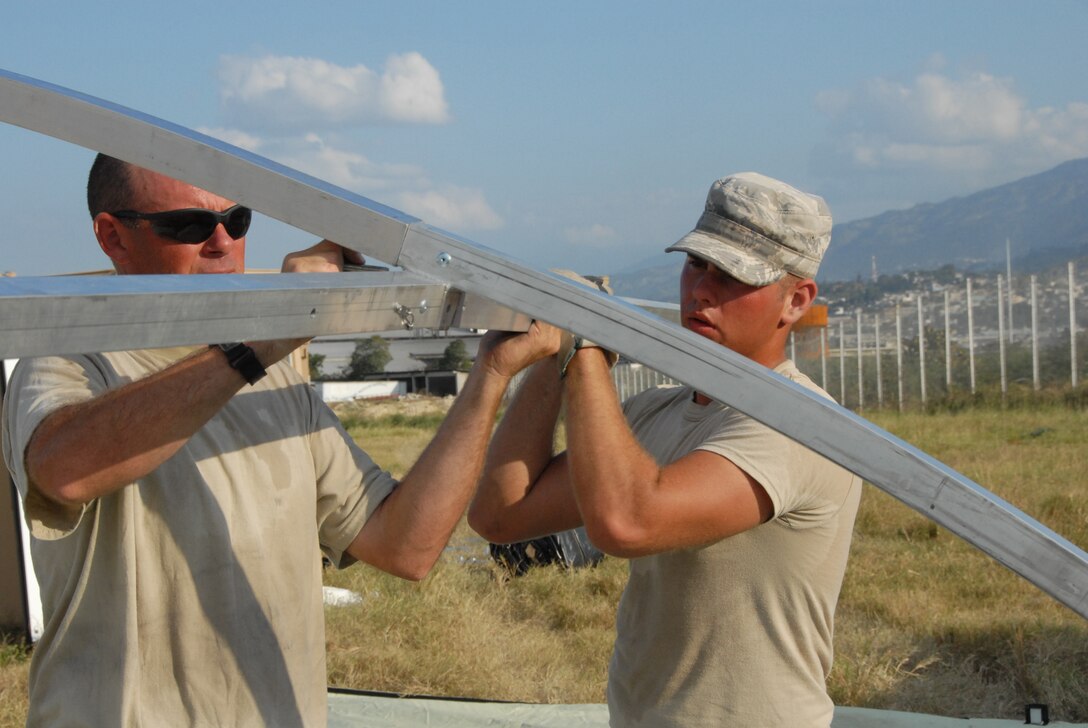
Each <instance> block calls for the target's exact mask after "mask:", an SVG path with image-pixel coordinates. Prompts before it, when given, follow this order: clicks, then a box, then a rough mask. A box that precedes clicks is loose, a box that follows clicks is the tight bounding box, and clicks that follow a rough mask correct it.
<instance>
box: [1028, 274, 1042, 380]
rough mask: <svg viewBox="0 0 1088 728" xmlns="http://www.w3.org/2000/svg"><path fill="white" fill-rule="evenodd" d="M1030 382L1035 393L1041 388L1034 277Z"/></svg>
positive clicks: (1037, 307)
mask: <svg viewBox="0 0 1088 728" xmlns="http://www.w3.org/2000/svg"><path fill="white" fill-rule="evenodd" d="M1031 381H1032V385H1033V386H1034V387H1035V390H1036V391H1038V390H1039V389H1041V388H1042V386H1043V383H1042V377H1041V376H1040V374H1039V292H1038V288H1037V286H1036V282H1035V276H1034V275H1033V276H1032V277H1031Z"/></svg>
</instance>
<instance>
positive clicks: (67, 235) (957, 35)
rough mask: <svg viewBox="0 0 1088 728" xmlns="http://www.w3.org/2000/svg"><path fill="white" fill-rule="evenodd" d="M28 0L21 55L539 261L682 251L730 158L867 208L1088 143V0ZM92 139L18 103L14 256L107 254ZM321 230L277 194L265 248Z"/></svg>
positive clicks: (43, 69)
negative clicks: (95, 218)
mask: <svg viewBox="0 0 1088 728" xmlns="http://www.w3.org/2000/svg"><path fill="white" fill-rule="evenodd" d="M11 5H12V6H11V7H7V8H5V10H4V13H3V15H4V32H3V41H2V43H0V68H4V69H6V70H9V71H14V72H16V73H21V74H25V75H28V76H32V77H35V78H39V79H42V80H45V81H49V82H52V83H56V84H59V85H61V86H66V87H69V88H73V89H77V90H79V91H82V92H85V93H88V94H91V95H94V96H99V97H102V98H105V99H108V100H110V101H113V102H116V103H120V104H123V105H126V106H130V107H133V108H136V109H138V110H140V111H144V112H147V113H150V114H153V115H155V116H159V117H163V118H165V119H168V120H170V121H172V122H175V123H178V124H182V125H184V126H188V127H191V128H195V129H199V130H201V131H205V132H207V133H211V134H213V135H217V136H220V137H222V138H224V139H226V140H228V141H231V142H233V143H236V144H239V145H241V146H245V147H247V148H250V149H252V150H254V151H256V152H258V153H260V154H263V155H265V156H268V157H271V158H273V159H275V160H277V161H280V162H283V163H285V164H288V165H290V166H294V167H297V168H299V169H302V170H303V171H306V172H309V173H311V174H314V175H317V176H319V177H322V178H324V179H327V180H329V181H331V182H334V183H336V184H339V185H341V186H344V187H347V188H349V189H351V190H353V191H355V192H359V193H361V194H364V195H366V196H368V197H371V198H373V199H375V200H377V201H379V202H381V203H383V204H386V205H390V206H392V207H396V208H398V209H401V210H404V211H405V212H408V213H411V214H413V215H416V216H418V217H421V218H423V219H424V220H426V221H427V222H430V223H432V224H435V225H438V226H439V227H443V228H445V229H447V230H450V231H452V232H455V233H458V234H461V235H463V236H465V237H467V238H469V239H472V240H475V241H477V242H480V243H482V244H485V245H488V246H490V247H493V248H496V249H498V250H501V251H503V252H505V253H508V254H510V255H512V256H514V257H516V258H519V259H521V260H523V261H525V262H528V263H530V264H532V265H535V266H538V267H553V266H562V267H568V268H575V269H578V270H581V271H583V272H587V273H615V272H618V271H621V270H623V269H624V268H627V267H629V266H631V265H635V264H638V263H640V262H644V261H646V260H647V259H650V258H653V257H655V256H658V255H659V253H660V251H661V250H662V249H663V248H664V247H665V246H666V245H668V244H669V243H671V242H673V241H674V240H675V239H676V238H678V237H680V236H681V235H683V234H684V233H685V232H687V230H689V229H690V228H691V227H692V225H693V224H694V223H695V221H696V219H697V218H698V216H699V212H700V211H701V209H702V205H703V200H704V198H705V195H706V190H707V188H708V187H709V186H710V184H711V182H713V181H714V180H715V179H716V178H718V177H720V176H723V175H726V174H729V173H731V172H739V171H747V170H752V171H758V172H763V173H765V174H769V175H771V176H775V177H779V178H781V179H784V180H786V181H788V182H790V183H792V184H794V185H796V186H798V187H801V188H802V189H805V190H807V191H812V192H816V193H819V194H821V195H823V196H824V197H825V198H826V199H827V200H828V202H829V204H830V206H831V209H832V212H833V213H834V215H835V218H836V221H838V222H846V221H849V220H855V219H858V218H863V217H867V216H870V215H874V214H878V213H880V212H883V211H885V210H888V209H895V208H907V207H910V206H913V205H915V204H918V203H921V202H937V201H941V200H944V199H948V198H949V197H954V196H959V195H965V194H970V193H971V192H974V191H976V190H979V189H983V188H986V187H990V186H994V185H997V184H1001V183H1004V182H1008V181H1011V180H1013V179H1017V178H1020V177H1023V176H1026V175H1029V174H1034V173H1037V172H1041V171H1044V170H1046V169H1049V168H1051V167H1053V166H1054V165H1056V164H1058V163H1060V162H1063V161H1066V160H1068V159H1074V158H1078V157H1084V156H1088V43H1085V42H1084V37H1085V36H1086V35H1088V3H1086V2H1085V1H1084V0H1066V1H1064V2H1038V3H1012V2H1004V1H992V2H982V1H978V0H957V1H956V2H949V1H948V0H943V1H941V2H931V1H929V0H915V1H913V2H909V3H902V2H901V3H891V2H887V3H884V2H871V1H866V2H860V1H859V2H823V3H818V2H791V1H784V2H777V3H766V4H761V5H757V4H755V3H743V4H741V3H729V2H724V1H719V2H683V1H682V0H681V1H679V2H670V3H645V4H634V3H620V2H611V1H601V2H591V1H587V2H582V3H562V2H561V3H520V2H492V1H483V0H481V1H477V2H469V3H451V2H408V1H407V0H400V1H398V2H386V1H384V0H382V1H367V0H335V1H322V0H314V1H311V2H308V3H296V2H284V3H278V4H272V3H266V2H262V3H257V2H248V1H246V2H233V3H209V2H201V1H199V0H198V1H196V2H190V3H187V4H184V5H174V6H165V5H163V6H161V9H159V8H156V7H155V6H154V5H153V4H151V3H147V2H130V1H129V0H120V1H118V2H113V3H109V4H100V3H71V2H64V3H60V2H54V1H53V0H40V1H39V2H36V3H16V4H11ZM92 157H93V154H92V152H90V151H88V150H84V149H81V148H78V147H74V146H71V145H69V144H66V143H63V142H58V141H55V140H52V139H48V138H46V137H43V136H41V135H38V134H34V133H32V132H28V131H25V130H22V129H16V128H14V127H10V126H7V125H0V169H3V171H4V173H3V175H0V186H2V193H0V214H2V215H3V219H4V221H5V223H6V224H5V226H4V233H3V235H2V238H0V271H5V270H13V271H16V272H18V273H19V274H20V275H41V274H49V273H58V272H66V271H75V270H87V269H95V268H102V267H106V260H105V258H104V257H103V256H102V254H101V253H100V252H99V251H98V249H97V246H96V245H95V243H94V240H93V238H92V236H91V232H90V227H89V220H88V218H87V215H86V211H85V208H84V201H83V200H84V184H85V180H86V171H87V168H88V166H89V164H90V161H91V159H92ZM311 242H312V238H311V237H310V236H309V235H307V234H306V233H305V232H302V231H297V230H293V229H291V228H288V227H286V226H283V225H280V224H278V223H274V222H272V221H268V220H263V219H262V220H259V221H258V222H257V223H256V224H255V226H254V230H253V232H252V233H251V234H250V238H249V244H248V246H247V248H248V262H249V264H250V266H253V267H278V265H279V262H280V260H281V259H282V257H283V255H284V254H285V253H286V252H288V251H290V250H294V249H298V248H302V247H305V246H306V245H309V244H310V243H311ZM832 245H834V240H832Z"/></svg>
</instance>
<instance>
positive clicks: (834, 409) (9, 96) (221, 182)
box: [0, 71, 1088, 618]
mask: <svg viewBox="0 0 1088 728" xmlns="http://www.w3.org/2000/svg"><path fill="white" fill-rule="evenodd" d="M0 120H3V121H6V122H8V123H13V124H17V125H19V126H23V127H25V128H28V129H31V130H33V131H38V132H41V133H45V134H48V135H51V136H55V137H58V138H60V139H64V140H67V141H70V142H73V143H75V144H79V145H81V146H85V147H88V148H91V149H96V150H99V151H103V152H106V153H108V154H111V155H113V156H116V157H119V158H121V159H125V160H127V161H130V162H134V163H136V164H140V165H142V166H145V167H149V168H151V169H154V170H156V171H159V172H162V173H164V174H169V175H171V176H174V177H178V178H180V179H183V180H185V181H188V182H190V183H192V184H195V185H199V186H201V187H204V188H207V189H209V190H211V191H213V192H215V193H217V194H219V195H222V196H224V197H228V198H231V199H235V200H238V201H239V202H243V203H245V204H247V205H250V206H251V207H253V208H254V209H256V210H259V211H261V212H264V213H266V214H269V215H271V216H272V217H276V218H277V219H280V220H283V221H284V222H287V223H289V224H291V225H294V226H296V227H299V228H302V229H304V230H307V231H309V232H311V233H314V234H316V235H319V236H321V237H326V238H329V239H333V240H337V241H338V242H341V243H343V244H345V245H347V246H349V247H352V248H355V249H357V250H359V251H360V252H363V253H364V254H366V255H368V256H372V257H375V258H378V259H379V260H382V261H385V262H387V263H392V264H395V265H399V266H402V267H403V268H404V269H405V270H407V271H410V272H412V273H415V274H418V275H420V276H423V277H426V278H430V279H433V280H435V281H440V282H445V283H448V284H451V285H456V287H457V288H458V289H459V290H461V291H463V292H464V293H465V294H467V295H470V296H472V295H475V296H481V297H484V298H487V299H490V300H492V301H495V302H497V303H498V304H500V305H502V306H506V307H508V308H510V309H513V310H516V311H520V312H522V313H523V314H525V315H527V316H531V317H534V318H540V319H542V320H546V321H549V322H551V323H553V324H556V325H558V326H562V327H564V328H567V329H570V330H573V331H575V332H576V333H578V334H580V335H582V336H585V337H587V338H591V339H593V340H595V341H599V342H601V343H602V344H603V345H605V346H607V347H609V348H611V349H614V350H616V351H618V352H620V353H623V354H625V355H627V356H629V357H631V358H633V359H636V360H638V361H641V362H642V363H644V364H647V365H649V366H651V367H653V368H655V369H658V370H659V371H662V372H664V373H666V374H668V375H670V376H672V377H674V378H676V379H679V380H680V381H683V382H686V383H688V384H691V385H692V386H695V387H697V388H698V389H699V390H700V391H702V392H704V393H706V394H707V395H709V396H711V397H713V398H715V399H717V400H719V401H722V402H725V403H728V404H729V405H731V406H733V407H736V408H737V409H739V410H741V411H743V412H745V413H747V414H749V415H751V416H752V417H754V418H755V419H757V420H759V421H761V422H763V423H765V424H767V425H768V426H770V427H772V428H774V429H776V430H778V431H780V432H782V433H783V434H785V435H787V436H789V437H791V438H793V439H794V440H797V441H799V442H801V443H804V444H805V445H807V446H808V447H810V448H811V449H813V450H815V451H816V452H819V453H820V454H822V455H824V456H826V457H828V458H829V459H831V460H833V461H835V462H837V463H839V464H840V465H842V466H844V467H846V468H847V469H849V470H851V471H853V472H854V473H856V474H858V475H859V476H861V477H862V478H864V479H865V480H867V481H869V482H870V483H872V484H873V485H876V486H877V487H879V488H881V489H882V490H884V491H886V492H888V493H889V494H891V495H892V496H893V497H895V498H897V499H899V500H900V501H902V502H903V503H905V504H906V505H908V506H910V507H911V508H914V509H915V510H917V511H918V512H920V513H922V514H923V515H925V516H927V517H928V518H930V519H932V520H933V521H935V522H936V523H938V524H940V525H942V526H944V527H946V528H948V529H949V530H950V531H952V532H953V533H955V534H957V535H958V536H960V537H961V538H963V539H965V540H966V541H968V542H969V543H971V544H973V545H974V546H976V547H977V548H979V549H980V550H982V551H983V552H985V553H987V554H988V555H990V556H991V557H992V558H994V559H995V560H997V561H998V562H999V563H1001V564H1003V565H1005V566H1006V567H1008V568H1010V569H1011V570H1013V571H1014V572H1016V573H1018V574H1020V575H1021V576H1023V577H1024V578H1025V579H1027V580H1028V581H1031V582H1032V583H1034V584H1035V585H1036V586H1038V587H1039V588H1040V589H1042V590H1043V591H1045V592H1047V593H1048V594H1050V595H1051V596H1052V597H1054V598H1055V599H1057V600H1058V601H1060V602H1061V603H1063V604H1065V605H1066V606H1068V607H1069V608H1070V609H1072V610H1073V611H1074V612H1076V613H1077V614H1079V615H1081V616H1082V617H1085V618H1088V554H1086V553H1085V552H1084V551H1083V550H1082V549H1080V548H1079V547H1077V546H1076V545H1074V544H1072V543H1071V542H1069V541H1068V540H1066V539H1065V538H1063V537H1061V536H1060V535H1058V534H1056V533H1054V532H1053V531H1052V530H1050V529H1049V528H1047V527H1046V526H1044V525H1042V524H1040V523H1039V522H1038V521H1036V520H1035V519H1033V518H1031V517H1030V516H1028V515H1027V514H1025V513H1023V512H1022V511H1020V510H1019V509H1017V508H1015V507H1014V506H1012V505H1011V504H1009V503H1007V502H1006V501H1004V500H1002V499H1000V498H998V497H997V496H995V495H994V494H992V493H990V492H989V491H987V490H986V489H985V488H983V487H982V486H980V485H978V484H977V483H975V482H973V481H972V480H970V479H969V478H967V477H965V476H964V475H962V474H960V473H957V472H956V471H954V470H952V469H951V468H949V467H947V466H946V465H944V464H943V463H940V462H938V461H936V460H934V459H933V458H931V457H929V456H928V455H926V454H925V453H923V452H921V451H920V450H918V449H917V448H915V447H913V446H911V445H909V444H907V443H906V442H904V441H902V440H900V439H898V438H896V437H895V436H893V435H891V434H889V433H887V432H885V431H883V430H881V429H880V428H878V427H876V426H874V425H872V424H871V423H869V422H867V421H865V420H863V419H861V418H860V417H857V416H856V415H854V414H853V413H851V412H849V411H848V410H846V409H844V408H842V407H840V406H838V405H837V404H834V403H832V402H829V401H827V400H825V399H823V398H821V397H818V396H816V395H814V394H812V393H811V392H809V391H807V390H805V389H803V388H802V387H800V386H798V385H795V384H793V383H792V382H789V381H788V380H786V379H784V378H782V377H780V376H778V375H777V374H775V373H774V372H771V371H769V370H767V369H766V368H764V367H761V366H759V365H757V364H755V363H754V362H751V361H749V360H747V359H745V358H743V357H741V356H739V355H737V354H735V353H734V352H732V351H729V350H727V349H724V348H723V347H721V346H718V345H715V344H713V343H711V342H709V341H707V340H705V339H703V338H701V337H699V336H697V335H695V334H692V333H691V332H689V331H686V330H684V329H681V328H679V327H677V326H675V325H672V324H670V323H668V322H666V321H664V320H662V319H660V318H658V317H655V316H651V315H647V314H646V313H645V312H643V311H641V310H640V309H638V308H637V307H635V306H633V305H631V304H629V303H626V302H624V301H621V300H617V299H615V298H611V297H606V296H602V295H600V294H599V293H597V292H595V291H592V290H590V289H588V288H585V287H582V286H579V285H577V284H575V283H572V282H570V281H568V280H566V279H564V278H561V277H559V276H556V275H553V274H550V273H544V272H540V271H536V270H534V269H532V268H531V267H529V266H526V265H523V264H520V263H518V262H516V261H514V260H512V259H510V258H508V257H506V256H503V255H501V254H499V253H497V252H495V251H491V250H488V249H486V248H483V247H481V246H477V245H474V244H473V243H471V242H469V241H467V240H465V239H463V238H460V237H458V236H456V235H452V234H450V233H447V232H444V231H442V230H439V229H437V228H433V227H430V226H428V225H425V224H424V223H422V222H421V221H419V220H418V219H416V218H413V217H411V216H408V215H405V214H403V213H401V212H399V211H396V210H393V209H391V208H388V207H385V206H382V205H380V204H378V203H375V202H373V201H371V200H368V199H366V198H363V197H360V196H359V195H356V194H354V193H351V192H348V191H346V190H342V189H339V188H336V187H334V186H332V185H329V184H327V183H325V182H322V181H320V180H316V179H314V178H312V177H309V176H306V175H303V174H301V173H298V172H296V171H294V170H290V169H288V168H286V167H283V166H282V165H278V164H276V163H274V162H271V161H269V160H266V159H263V158H261V157H258V156H257V155H254V154H251V153H249V152H245V151H243V150H240V149H237V148H235V147H232V146H231V145H228V144H225V143H223V142H220V141H218V140H214V139H210V138H209V137H206V136H204V135H201V134H198V133H196V132H193V131H190V130H187V129H184V128H182V127H179V126H177V125H174V124H170V123H168V122H164V121H161V120H158V119H155V118H153V117H149V116H147V115H145V114H140V113H139V112H135V111H132V110H129V109H125V108H123V107H120V106H117V105H114V104H111V103H108V102H105V101H101V100H98V99H94V98H92V97H89V96H86V95H83V94H79V93H77V92H73V91H69V90H66V89H62V88H60V87H57V86H53V85H51V84H46V83H43V82H40V81H36V80H34V79H29V78H27V77H24V76H18V75H16V74H12V73H9V72H6V71H0ZM126 278H127V277H126ZM116 280H120V279H116ZM3 283H5V282H4V281H0V284H3ZM300 283H301V280H300ZM111 285H114V284H111ZM116 285H120V284H116ZM145 295H147V296H155V295H157V294H156V293H152V292H148V293H147V294H145ZM40 305H42V306H43V307H45V306H48V305H49V304H48V303H47V301H46V299H43V300H42V302H41V303H40ZM277 331H278V329H277ZM284 333H285V334H286V332H284ZM232 338H246V336H237V337H232Z"/></svg>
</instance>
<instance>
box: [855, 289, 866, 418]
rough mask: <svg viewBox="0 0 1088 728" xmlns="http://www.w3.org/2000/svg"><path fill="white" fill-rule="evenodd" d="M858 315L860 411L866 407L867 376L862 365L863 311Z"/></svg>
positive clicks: (859, 311) (858, 312)
mask: <svg viewBox="0 0 1088 728" xmlns="http://www.w3.org/2000/svg"><path fill="white" fill-rule="evenodd" d="M857 315H858V317H857V321H858V409H859V410H860V409H862V408H863V407H865V375H864V372H863V371H862V363H861V356H862V351H861V340H862V336H861V309H860V308H859V309H858V311H857Z"/></svg>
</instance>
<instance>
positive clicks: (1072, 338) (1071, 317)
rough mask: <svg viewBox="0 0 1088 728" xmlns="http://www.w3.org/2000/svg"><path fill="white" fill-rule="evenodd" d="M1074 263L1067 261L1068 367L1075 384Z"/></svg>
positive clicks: (1075, 311)
mask: <svg viewBox="0 0 1088 728" xmlns="http://www.w3.org/2000/svg"><path fill="white" fill-rule="evenodd" d="M1075 270H1076V265H1075V264H1074V263H1073V261H1069V369H1070V372H1071V376H1070V382H1072V384H1073V386H1074V387H1076V386H1077V288H1076V285H1075V281H1074V279H1075V277H1076V276H1075Z"/></svg>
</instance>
